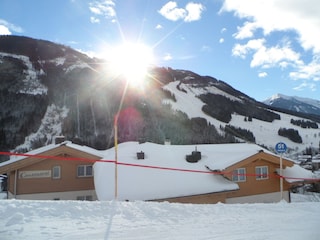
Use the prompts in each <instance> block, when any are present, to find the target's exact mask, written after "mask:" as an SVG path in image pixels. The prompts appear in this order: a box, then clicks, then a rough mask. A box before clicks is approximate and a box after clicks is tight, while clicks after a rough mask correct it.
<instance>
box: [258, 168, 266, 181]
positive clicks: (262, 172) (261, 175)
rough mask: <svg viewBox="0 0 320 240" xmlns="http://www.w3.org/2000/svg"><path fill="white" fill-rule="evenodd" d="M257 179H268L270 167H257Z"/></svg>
mask: <svg viewBox="0 0 320 240" xmlns="http://www.w3.org/2000/svg"><path fill="white" fill-rule="evenodd" d="M256 179H257V180H263V179H268V167H267V166H262V167H256Z"/></svg>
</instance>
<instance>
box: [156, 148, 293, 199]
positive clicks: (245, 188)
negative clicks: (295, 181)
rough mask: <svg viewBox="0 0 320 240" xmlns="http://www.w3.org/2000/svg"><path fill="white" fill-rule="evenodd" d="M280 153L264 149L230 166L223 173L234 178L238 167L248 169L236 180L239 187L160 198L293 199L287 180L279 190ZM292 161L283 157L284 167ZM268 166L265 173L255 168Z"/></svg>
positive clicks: (288, 165) (289, 165) (291, 164)
mask: <svg viewBox="0 0 320 240" xmlns="http://www.w3.org/2000/svg"><path fill="white" fill-rule="evenodd" d="M279 162H280V161H279V157H277V156H274V155H272V154H268V153H265V152H263V151H261V152H259V153H257V154H254V155H252V156H250V157H248V158H246V159H243V160H242V161H239V162H237V163H236V164H234V165H232V166H229V167H228V168H227V169H225V170H224V171H223V172H221V174H222V175H223V176H224V177H226V178H228V179H229V180H230V181H232V180H233V178H232V176H233V173H234V171H235V170H237V169H245V173H244V174H245V176H244V178H245V179H242V180H240V181H235V182H236V183H237V184H238V185H239V190H235V191H226V192H219V193H208V194H201V195H195V196H184V197H176V198H166V199H161V201H168V202H180V203H195V204H197V203H204V204H208V203H218V202H221V203H257V202H261V203H272V202H278V201H280V200H282V199H283V200H285V201H287V202H290V188H291V187H292V185H291V184H289V183H288V182H287V181H285V180H284V181H283V192H282V194H281V191H280V177H279V175H278V173H277V171H278V170H279V168H280V163H279ZM292 166H293V162H292V161H289V160H285V159H283V168H285V167H292ZM261 167H265V168H266V169H267V170H268V174H267V175H266V176H263V177H262V178H261V176H259V175H257V173H256V168H261Z"/></svg>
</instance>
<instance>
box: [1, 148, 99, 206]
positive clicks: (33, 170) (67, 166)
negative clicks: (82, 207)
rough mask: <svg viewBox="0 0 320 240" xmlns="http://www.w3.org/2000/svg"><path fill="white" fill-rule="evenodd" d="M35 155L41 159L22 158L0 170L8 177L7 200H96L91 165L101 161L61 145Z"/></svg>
mask: <svg viewBox="0 0 320 240" xmlns="http://www.w3.org/2000/svg"><path fill="white" fill-rule="evenodd" d="M39 155H41V156H44V157H43V158H41V157H40V158H39V157H26V158H24V159H22V160H19V161H16V162H13V163H11V164H8V165H6V166H2V168H1V172H3V173H6V174H7V176H8V198H16V199H35V200H38V199H39V200H60V199H61V200H96V199H97V196H96V193H95V188H94V180H93V172H92V165H93V163H94V161H95V160H98V159H101V157H98V156H96V155H92V154H89V153H87V152H83V151H80V150H77V149H73V148H70V147H68V146H65V145H59V146H57V147H56V148H53V149H51V150H48V151H44V152H41V154H39ZM45 156H48V158H46V157H45ZM82 159H83V160H82ZM86 159H88V161H87V160H86Z"/></svg>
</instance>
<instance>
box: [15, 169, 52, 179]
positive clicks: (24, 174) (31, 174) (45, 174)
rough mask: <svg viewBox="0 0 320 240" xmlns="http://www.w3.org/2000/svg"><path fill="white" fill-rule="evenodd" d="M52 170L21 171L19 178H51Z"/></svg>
mask: <svg viewBox="0 0 320 240" xmlns="http://www.w3.org/2000/svg"><path fill="white" fill-rule="evenodd" d="M50 177H51V170H37V171H19V178H20V179H26V178H50Z"/></svg>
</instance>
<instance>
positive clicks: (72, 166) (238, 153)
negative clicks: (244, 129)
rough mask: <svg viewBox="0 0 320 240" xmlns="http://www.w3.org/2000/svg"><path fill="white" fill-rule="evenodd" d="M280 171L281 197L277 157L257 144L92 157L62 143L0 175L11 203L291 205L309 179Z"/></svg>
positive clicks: (296, 170) (148, 147)
mask: <svg viewBox="0 0 320 240" xmlns="http://www.w3.org/2000/svg"><path fill="white" fill-rule="evenodd" d="M115 150H116V151H117V154H116V155H117V159H116V160H117V164H115V161H113V160H112V159H114V158H115ZM106 159H109V160H111V161H106ZM282 166H283V173H282V175H283V179H284V181H283V185H282V189H283V191H280V189H281V187H280V176H279V174H280V170H279V169H280V161H279V156H277V155H275V154H273V153H271V152H269V151H267V150H265V149H263V148H261V147H260V146H257V145H255V144H247V143H240V144H203V145H171V144H165V145H161V144H154V143H148V142H146V143H141V144H140V143H138V142H126V143H121V144H119V145H118V147H117V148H116V149H115V148H111V149H108V150H105V151H98V150H96V149H93V148H89V147H86V146H80V145H77V144H74V143H72V142H69V141H63V142H61V143H57V144H50V145H48V146H45V147H41V148H39V149H35V150H33V151H30V152H28V153H26V154H17V155H13V156H11V158H10V160H8V161H6V162H3V163H0V174H5V175H6V176H7V191H8V194H7V196H8V198H16V199H35V200H54V199H55V200H58V199H61V200H112V199H117V200H129V201H133V200H145V201H169V202H180V203H217V202H223V203H253V202H277V201H279V200H281V199H285V200H286V201H288V202H290V188H291V187H292V186H295V185H296V184H298V183H301V182H304V181H305V180H306V179H313V177H314V176H313V175H312V172H311V171H308V170H305V169H303V168H301V167H300V166H298V165H295V164H294V163H293V161H291V160H289V159H283V161H282ZM281 193H282V194H281Z"/></svg>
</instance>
